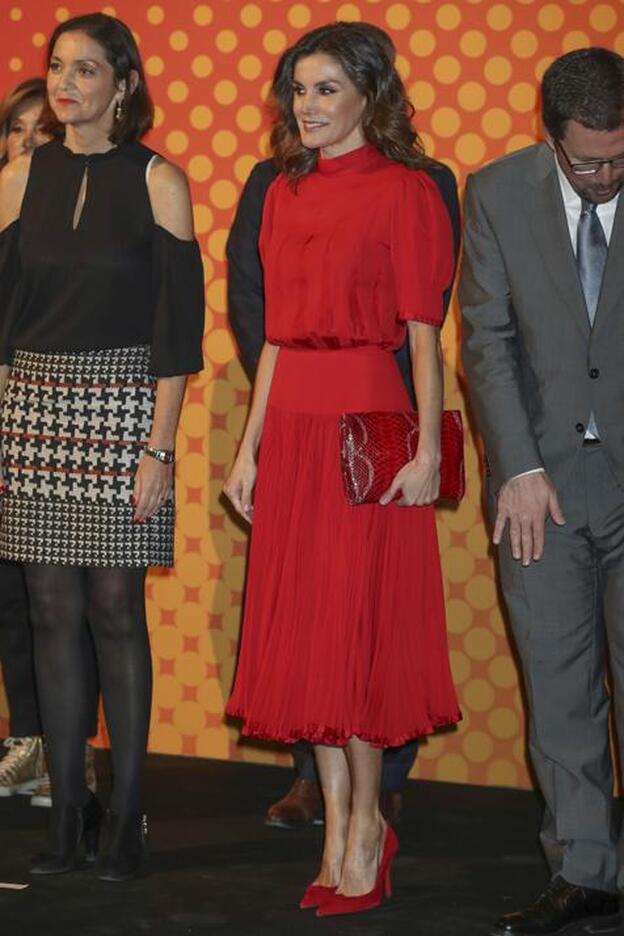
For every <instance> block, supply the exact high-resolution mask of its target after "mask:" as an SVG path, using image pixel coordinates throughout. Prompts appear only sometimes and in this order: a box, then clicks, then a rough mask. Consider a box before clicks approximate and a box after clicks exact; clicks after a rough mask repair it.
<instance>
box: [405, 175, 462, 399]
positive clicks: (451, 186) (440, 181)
mask: <svg viewBox="0 0 624 936" xmlns="http://www.w3.org/2000/svg"><path fill="white" fill-rule="evenodd" d="M428 174H429V176H430V177H431V179H432V180H433V181H434V182H435V183H436V185H437V186H438V189H439V191H440V195H441V196H442V201H443V202H444V204H445V206H446V210H447V211H448V213H449V218H450V220H451V226H452V228H453V248H454V251H455V270H457V259H458V257H459V245H460V242H461V217H460V211H459V198H458V197H457V182H456V181H455V176H454V175H453V173H452V172H451V170H450V169H449V167H448V166H445V165H444V164H443V163H435V164H434V165H433V167H432V168H431V169H430V170H429V172H428ZM454 279H455V273H453V280H454ZM453 280H451V282H450V283H449V285H448V288H447V289H446V290H445V292H444V314H445V315H446V312H447V310H448V307H449V303H450V301H451V294H452V292H453ZM396 361H397V364H398V365H399V370H400V371H401V376H402V377H403V382H404V384H405V386H406V387H407V392H408V393H409V396H410V400H411V401H412V404H413V405H414V406H415V405H416V398H415V396H414V386H413V380H412V364H411V361H410V354H409V342H408V341H405V344H404V345H403V346H402V347H401V348H399V350H398V351H397V352H396Z"/></svg>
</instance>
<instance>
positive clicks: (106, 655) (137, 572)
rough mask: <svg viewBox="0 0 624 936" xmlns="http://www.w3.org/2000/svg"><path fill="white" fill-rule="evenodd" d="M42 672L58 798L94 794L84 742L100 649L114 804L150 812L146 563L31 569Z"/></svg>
mask: <svg viewBox="0 0 624 936" xmlns="http://www.w3.org/2000/svg"><path fill="white" fill-rule="evenodd" d="M25 573H26V584H27V587H28V596H29V599H30V615H31V620H32V625H33V637H34V647H35V670H36V676H37V689H38V693H39V702H40V708H41V716H42V721H43V730H44V732H45V735H46V740H47V744H48V767H49V770H50V780H51V783H52V795H53V799H54V802H55V804H57V805H71V806H82V805H84V803H85V802H86V800H87V788H86V785H85V771H84V748H85V739H86V737H87V733H88V719H89V711H90V705H91V704H92V703H91V694H92V692H93V688H92V686H91V685H90V681H91V678H92V677H90V675H89V674H90V668H89V658H90V656H91V655H92V653H93V646H94V647H95V654H96V658H97V665H98V674H99V679H100V686H101V690H102V698H103V700H104V710H105V713H106V723H107V726H108V732H109V735H110V739H111V748H112V755H113V771H114V778H115V779H114V790H113V795H112V799H111V809H112V810H113V811H114V812H116V813H119V814H121V815H126V814H128V813H137V812H140V811H141V808H142V807H141V778H142V771H143V761H144V757H145V750H146V747H147V735H148V730H149V718H150V707H151V697H152V663H151V655H150V648H149V639H148V635H147V625H146V620H145V599H144V585H145V569H105V568H102V569H99V568H98V569H95V568H88V569H87V568H76V567H70V566H53V565H34V564H32V565H26V566H25Z"/></svg>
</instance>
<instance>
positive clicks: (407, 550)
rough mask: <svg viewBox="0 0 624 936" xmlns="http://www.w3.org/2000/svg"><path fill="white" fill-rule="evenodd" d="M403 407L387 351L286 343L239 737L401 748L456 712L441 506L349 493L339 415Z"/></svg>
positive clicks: (237, 701)
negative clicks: (349, 497)
mask: <svg viewBox="0 0 624 936" xmlns="http://www.w3.org/2000/svg"><path fill="white" fill-rule="evenodd" d="M409 407H410V403H409V399H408V397H407V393H406V391H405V387H404V385H403V381H402V379H401V376H400V372H399V370H398V367H397V365H396V362H395V360H394V355H393V354H392V353H391V352H389V351H384V350H381V349H377V348H357V349H341V350H336V351H326V350H319V351H316V350H291V349H288V348H281V349H280V351H279V354H278V356H277V364H276V369H275V373H274V377H273V382H272V385H271V391H270V395H269V403H268V407H267V413H266V419H265V424H264V430H263V434H262V443H261V450H260V455H259V464H258V478H257V484H256V491H255V499H254V521H253V529H252V534H251V546H250V555H249V565H248V578H247V588H246V600H245V614H244V620H243V628H242V638H241V647H240V656H239V662H238V667H237V672H236V678H235V682H234V688H233V691H232V695H231V698H230V701H229V704H228V706H227V712H228V714H229V715H232V716H235V717H240V718H242V719H243V722H244V724H243V733H244V734H247V735H252V736H256V737H260V738H267V739H273V740H277V741H282V742H287V743H292V742H294V741H297V740H300V739H307V740H308V741H311V742H313V743H315V744H329V745H344V744H345V743H346V742H347V741H348V739H349V738H351V737H354V736H355V737H358V738H360V739H362V740H365V741H369V742H371V743H372V744H374V745H376V746H379V747H394V746H398V745H401V744H403V743H405V742H406V741H407V740H409V739H411V738H415V737H419V736H421V735H425V734H429V733H430V732H432V731H433V730H434V729H435V728H436V727H438V726H441V725H448V724H451V723H454V722H456V721H458V720H459V719H460V717H461V715H460V712H459V709H458V705H457V699H456V695H455V690H454V687H453V683H452V680H451V674H450V669H449V662H448V648H447V639H446V627H445V614H444V597H443V590H442V579H441V572H440V559H439V552H438V543H437V536H436V527H435V517H434V511H433V508H432V507H409V508H406V507H398V506H396V505H394V504H391V505H388V506H386V507H382V506H380V505H378V504H370V505H361V506H358V507H351V506H349V505H348V503H347V501H346V499H345V495H344V490H343V483H342V475H341V468H340V441H339V431H338V422H339V417H340V414H341V413H342V412H348V411H357V410H360V411H361V410H396V409H406V408H407V409H408V408H409Z"/></svg>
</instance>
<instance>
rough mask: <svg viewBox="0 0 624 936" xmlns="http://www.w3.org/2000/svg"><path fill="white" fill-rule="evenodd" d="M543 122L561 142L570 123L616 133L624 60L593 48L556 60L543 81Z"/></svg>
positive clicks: (623, 98) (622, 112) (623, 102)
mask: <svg viewBox="0 0 624 936" xmlns="http://www.w3.org/2000/svg"><path fill="white" fill-rule="evenodd" d="M542 119H543V122H544V126H545V127H546V129H547V130H548V132H549V134H550V135H551V137H552V138H553V140H562V139H563V137H564V136H565V133H566V127H567V124H568V121H569V120H576V121H577V123H580V124H582V125H583V126H584V127H587V128H588V130H601V131H602V130H605V131H608V130H617V129H618V128H619V127H621V126H622V124H624V58H622V56H621V55H618V54H617V52H612V51H611V50H610V49H601V48H600V47H598V46H594V47H592V48H589V49H575V50H574V51H573V52H568V53H567V54H566V55H562V56H561V57H560V58H558V59H555V61H554V62H553V63H552V65H550V66H549V67H548V68H547V69H546V71H545V72H544V78H543V80H542Z"/></svg>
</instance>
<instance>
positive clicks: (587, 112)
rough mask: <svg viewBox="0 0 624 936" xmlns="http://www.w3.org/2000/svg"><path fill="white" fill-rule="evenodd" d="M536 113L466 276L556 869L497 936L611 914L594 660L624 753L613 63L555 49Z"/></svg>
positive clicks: (619, 129) (601, 722) (622, 90)
mask: <svg viewBox="0 0 624 936" xmlns="http://www.w3.org/2000/svg"><path fill="white" fill-rule="evenodd" d="M542 106H543V120H544V125H545V129H546V142H545V143H540V144H537V145H535V146H531V147H528V148H527V149H525V150H521V151H520V152H518V153H514V154H512V155H511V156H508V157H506V158H504V159H501V160H498V161H497V162H495V163H493V164H492V165H491V166H488V167H486V168H485V169H482V170H481V171H480V172H477V173H476V174H475V175H474V176H472V177H471V178H470V179H469V180H468V184H467V188H466V202H465V219H466V222H465V224H466V226H465V261H464V265H463V270H462V277H461V285H460V297H461V302H462V312H463V322H464V326H463V331H464V364H465V368H466V375H467V378H468V384H469V388H470V393H471V397H472V402H473V405H474V411H475V415H476V418H477V422H478V425H479V428H480V430H481V432H482V433H483V437H484V440H485V450H486V455H487V462H488V468H489V471H488V473H489V478H488V482H487V487H488V495H489V502H490V508H491V514H492V521H493V525H494V532H493V540H494V543H495V544H496V545H497V546H498V547H499V548H498V562H499V572H500V577H501V584H502V588H503V593H504V596H505V601H506V604H507V607H508V610H509V615H510V620H511V626H512V630H513V635H514V638H515V641H516V645H517V648H518V652H519V655H520V659H521V662H522V667H523V673H524V681H525V688H526V697H527V702H528V707H529V745H530V752H531V757H532V761H533V765H534V767H535V771H536V774H537V777H538V780H539V784H540V787H541V790H542V793H543V795H544V799H545V802H546V809H545V816H544V822H543V825H542V833H541V840H542V845H543V847H544V851H545V854H546V857H547V859H548V863H549V865H550V870H551V873H552V879H551V881H550V884H549V885H548V887H547V888H546V890H545V891H544V893H543V894H542V895H541V896H540V897H539V899H538V900H537V901H536V902H535V903H534V904H533V905H531V906H530V907H528V909H526V910H524V911H522V912H519V913H512V914H507V915H506V916H504V917H502V918H501V919H500V920H499V921H498V923H497V925H496V926H495V928H494V930H493V932H494V933H495V934H500V936H504V934H510V936H521V934H522V936H529V934H536V933H540V934H546V933H549V934H553V933H563V932H565V933H566V934H567V933H569V932H570V933H571V932H572V931H574V932H575V933H576V932H581V928H582V932H584V933H585V932H587V933H589V932H592V933H598V932H600V933H607V932H609V933H610V932H615V931H616V929H617V926H618V921H619V900H618V896H617V883H618V882H617V857H616V844H617V843H616V823H615V822H614V815H613V799H612V797H613V766H612V761H611V756H610V751H609V709H610V705H609V696H608V693H607V689H606V685H605V683H606V663H605V655H606V648H607V646H608V649H609V654H610V662H611V672H612V677H613V679H612V690H613V698H614V702H615V709H616V714H617V717H618V721H619V732H620V754H621V753H622V746H623V743H624V720H623V716H624V367H623V366H622V355H623V351H624V264H623V263H622V257H623V253H624V204H623V202H622V197H623V196H622V194H621V192H620V190H621V187H622V185H623V184H624V59H622V58H621V56H619V55H616V54H615V53H614V52H610V51H608V50H606V49H580V50H577V51H575V52H570V53H568V54H567V55H564V56H563V57H561V58H560V59H558V60H556V61H555V62H553V64H552V65H551V66H550V67H549V68H548V70H547V71H546V73H545V75H544V81H543V86H542ZM619 883H620V887H622V885H623V884H624V879H623V875H622V871H621V870H620V881H619ZM575 927H578V929H576V928H575ZM573 928H574V930H573ZM618 931H619V930H618Z"/></svg>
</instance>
